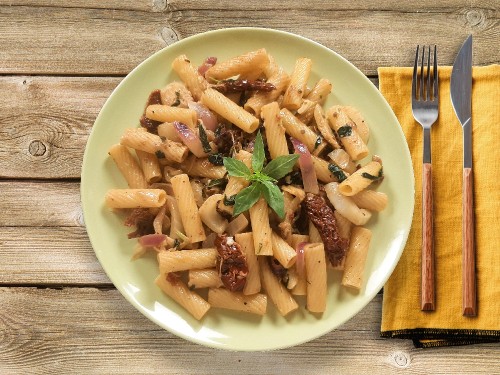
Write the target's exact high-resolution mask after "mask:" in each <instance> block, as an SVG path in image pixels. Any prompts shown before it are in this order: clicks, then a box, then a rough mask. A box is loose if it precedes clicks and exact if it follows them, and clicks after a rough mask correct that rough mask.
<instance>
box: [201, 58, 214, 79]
mask: <svg viewBox="0 0 500 375" xmlns="http://www.w3.org/2000/svg"><path fill="white" fill-rule="evenodd" d="M216 62H217V57H214V56H211V57H207V58H206V59H205V61H203V64H201V65H200V66H199V68H198V73H200V75H201V76H202V77H205V73H206V72H207V70H208V69H210V68H211V67H212V66H214V65H215V63H216Z"/></svg>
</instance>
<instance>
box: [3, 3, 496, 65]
mask: <svg viewBox="0 0 500 375" xmlns="http://www.w3.org/2000/svg"><path fill="white" fill-rule="evenodd" d="M186 3H188V4H191V5H187V6H186V7H185V4H186ZM298 3H299V2H298V1H297V2H295V4H298ZM327 3H328V2H326V1H322V2H321V4H323V8H319V7H317V8H316V9H312V10H309V9H293V8H292V9H290V10H289V11H287V17H286V18H283V17H275V11H269V10H261V9H260V8H258V7H257V5H256V4H257V3H256V2H253V3H251V4H249V6H248V8H242V6H241V5H238V7H237V8H236V9H235V8H234V7H233V6H228V7H227V8H223V7H221V8H220V9H218V10H213V8H212V5H211V4H209V3H208V2H207V1H200V2H194V1H192V2H180V1H178V2H176V3H174V5H170V6H169V7H167V10H166V11H165V12H163V13H161V12H160V13H158V12H144V11H134V10H114V9H83V8H82V9H76V8H58V7H39V8H38V7H20V6H16V7H7V6H0V45H2V53H1V54H0V67H1V68H0V73H4V74H24V73H27V74H77V75H110V74H112V75H116V74H122V75H124V74H126V73H128V72H129V71H130V70H131V69H132V68H133V67H135V66H136V65H137V64H138V63H139V62H141V61H143V60H144V59H145V58H147V57H148V56H150V55H151V54H152V53H153V52H156V51H158V50H159V49H161V48H163V47H165V46H166V45H169V44H171V43H173V42H175V41H176V40H178V39H179V38H185V37H188V36H190V35H193V34H197V33H201V32H205V31H208V30H213V29H220V28H226V27H235V26H257V27H267V28H274V29H279V30H286V31H291V32H294V33H297V34H300V35H303V36H305V37H308V38H311V39H313V40H316V41H318V42H319V43H322V44H324V45H325V46H327V47H329V48H332V49H333V50H335V51H337V52H339V53H340V54H341V55H343V56H344V57H346V58H347V59H348V60H350V61H351V62H352V63H353V64H355V65H356V66H357V67H359V68H360V69H361V70H362V71H363V72H364V73H365V74H368V75H376V69H377V67H378V66H391V65H406V66H410V65H411V64H412V60H413V49H414V46H415V44H416V43H417V42H419V43H421V44H424V43H425V44H429V43H432V44H437V45H438V46H439V48H440V51H441V52H440V62H441V63H442V64H444V65H445V64H448V65H449V64H451V63H452V62H453V59H454V57H455V54H456V52H457V50H458V48H459V46H460V45H461V43H462V42H463V40H464V39H465V36H466V35H467V34H469V33H473V34H474V36H475V39H474V63H475V64H476V65H483V64H488V63H494V62H498V61H499V60H500V52H499V50H498V49H496V48H491V46H493V45H496V42H497V40H498V38H499V37H500V35H499V34H500V27H499V26H498V25H499V22H498V17H499V16H498V12H497V11H495V9H496V5H495V1H494V0H489V1H488V2H487V3H485V5H482V7H473V6H471V5H470V4H465V0H464V1H462V3H463V6H460V7H457V6H454V7H452V6H451V5H450V4H451V3H449V1H447V2H446V3H445V4H444V5H443V6H441V5H439V4H440V2H433V4H434V5H433V7H432V12H429V11H427V10H426V11H425V12H422V11H419V10H418V9H415V10H413V9H411V8H408V7H409V6H410V5H401V4H405V2H396V1H394V2H393V3H394V4H393V5H394V7H392V8H391V7H388V8H389V9H387V8H386V6H381V7H380V8H381V9H372V11H370V12H369V13H368V12H367V10H366V9H364V8H359V7H358V3H353V2H351V3H352V4H356V5H352V6H351V8H348V10H345V9H340V10H339V9H337V8H336V6H335V5H328V4H327ZM427 3H429V4H430V3H432V2H431V1H430V0H428V2H427ZM462 3H460V4H462ZM231 4H232V3H231ZM245 4H246V2H245ZM252 4H253V8H252ZM340 4H347V1H343V2H341V3H340ZM391 4H392V3H391ZM398 4H400V5H398ZM304 6H305V3H304V5H303V6H301V8H303V7H304ZM356 7H358V8H356ZM188 8H189V9H188ZM344 8H345V7H344ZM372 8H373V6H372ZM346 9H347V8H346ZM61 25H64V27H63V28H62V27H61ZM421 25H426V27H424V28H422V27H421ZM374 30H377V32H374ZM436 30H439V32H438V33H436ZM56 34H57V35H58V37H57V38H53V37H52V35H56ZM416 35H418V41H416V37H415V36H416ZM406 46H407V47H406ZM368 56H369V57H368Z"/></svg>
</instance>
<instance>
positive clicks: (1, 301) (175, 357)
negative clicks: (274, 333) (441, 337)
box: [0, 288, 500, 375]
mask: <svg viewBox="0 0 500 375" xmlns="http://www.w3.org/2000/svg"><path fill="white" fill-rule="evenodd" d="M76 301H78V302H76ZM0 305H1V306H2V309H1V310H0V333H2V334H1V335H0V373H2V374H21V373H22V374H35V373H36V374H53V373H78V374H97V373H99V374H110V373H119V374H164V373H168V374H220V375H225V374H228V375H229V374H235V373H241V374H255V373H259V374H276V373H278V372H279V373H283V374H301V375H302V374H325V375H328V374H339V373H342V374H345V373H350V374H366V373H370V374H400V373H405V374H407V373H416V374H424V373H432V374H450V373H460V374H472V373H474V374H477V373H479V372H481V373H488V374H493V373H497V371H498V367H497V365H498V357H499V356H500V346H498V345H495V344H492V345H481V346H475V347H458V348H453V350H449V348H442V349H433V350H430V351H423V350H418V349H413V348H412V345H411V343H409V342H408V341H403V340H388V339H380V338H379V333H378V330H377V329H376V328H375V327H378V326H379V324H380V306H381V297H380V296H377V297H376V298H375V300H374V301H373V302H371V303H370V304H369V305H368V306H367V308H366V309H364V310H363V311H362V312H360V313H359V314H358V315H357V316H356V317H355V318H353V319H352V320H351V321H349V322H347V323H346V324H344V325H343V326H341V327H340V328H339V329H337V330H336V331H333V332H331V333H329V334H327V335H325V336H323V337H321V338H319V339H316V340H313V341H311V342H309V343H307V344H304V345H300V346H298V347H295V348H289V349H283V350H279V351H272V352H261V353H234V352H227V351H220V350H214V349H210V348H205V347H202V346H199V345H196V344H192V343H190V342H187V341H184V340H182V339H180V338H177V337H175V336H173V335H172V334H170V333H169V332H167V331H164V330H163V329H161V328H159V327H158V326H156V325H155V324H153V323H152V322H150V321H149V320H147V319H146V318H145V317H144V316H142V315H141V314H140V313H139V312H138V311H136V310H135V309H134V308H133V307H132V305H130V304H129V303H128V302H127V301H125V300H124V298H123V297H121V295H120V294H119V293H118V292H117V291H116V290H107V291H102V290H97V289H94V288H78V289H75V288H72V289H67V288H64V289H62V290H55V289H36V288H0ZM89 312H91V313H89ZM485 351H488V353H489V355H488V356H485V355H484V353H485ZM478 356H480V357H481V365H480V368H479V367H475V368H471V366H470V363H469V362H470V360H471V358H477V357H478ZM433 358H439V360H433ZM278 369H279V370H278ZM277 371H278V372H277Z"/></svg>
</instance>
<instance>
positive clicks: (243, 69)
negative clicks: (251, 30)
mask: <svg viewBox="0 0 500 375" xmlns="http://www.w3.org/2000/svg"><path fill="white" fill-rule="evenodd" d="M268 64H269V57H268V55H267V52H266V50H265V49H264V48H261V49H258V50H256V51H251V52H247V53H245V54H243V55H239V56H236V57H233V58H230V59H228V60H225V61H222V62H218V63H217V64H215V65H214V66H212V67H210V68H209V69H208V70H207V71H206V73H205V77H207V79H213V80H222V79H226V78H231V77H234V76H237V75H248V74H252V75H253V76H255V75H256V74H257V76H258V75H259V74H260V73H261V72H263V71H264V68H265V67H266V66H267V65H268Z"/></svg>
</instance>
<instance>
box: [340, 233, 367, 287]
mask: <svg viewBox="0 0 500 375" xmlns="http://www.w3.org/2000/svg"><path fill="white" fill-rule="evenodd" d="M371 237H372V232H371V231H370V230H369V229H366V228H363V227H354V228H353V230H352V234H351V241H350V244H349V250H347V255H346V259H345V265H344V274H343V275H342V285H344V286H347V287H351V288H354V289H358V290H359V289H361V286H362V285H363V274H364V272H365V263H366V257H367V255H368V248H369V246H370V240H371Z"/></svg>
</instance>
